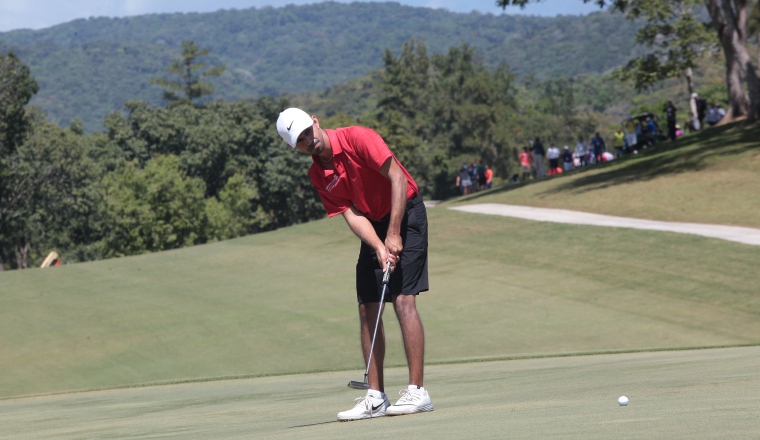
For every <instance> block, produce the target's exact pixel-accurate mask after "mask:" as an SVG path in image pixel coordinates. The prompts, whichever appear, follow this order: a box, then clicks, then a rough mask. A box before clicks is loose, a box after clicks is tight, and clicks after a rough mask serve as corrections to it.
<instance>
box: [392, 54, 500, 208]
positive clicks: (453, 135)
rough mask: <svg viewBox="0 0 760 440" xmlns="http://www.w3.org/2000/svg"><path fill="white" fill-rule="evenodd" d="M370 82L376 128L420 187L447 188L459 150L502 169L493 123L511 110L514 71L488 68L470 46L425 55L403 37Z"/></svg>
mask: <svg viewBox="0 0 760 440" xmlns="http://www.w3.org/2000/svg"><path fill="white" fill-rule="evenodd" d="M383 62H384V65H385V70H384V72H383V75H382V76H381V79H380V84H379V86H378V90H379V91H380V92H379V95H380V96H379V97H380V99H379V101H378V111H377V125H378V127H377V128H378V131H379V132H380V134H381V135H382V136H383V138H384V139H385V140H386V142H388V144H389V146H390V147H391V149H392V150H393V151H394V153H395V154H396V156H397V157H399V159H400V160H401V161H402V163H404V166H405V167H407V169H408V170H409V172H410V173H411V174H412V175H413V176H414V178H415V180H416V181H417V183H418V185H419V186H420V188H421V190H422V191H423V192H424V193H425V194H429V195H432V196H434V197H436V198H444V197H447V196H450V195H452V191H453V188H452V186H451V184H450V181H452V175H451V173H453V172H454V171H455V170H456V168H457V166H456V162H457V161H458V160H460V157H462V156H467V157H470V158H472V157H473V156H474V157H482V158H483V159H485V160H486V161H487V162H488V163H489V164H490V165H491V166H494V169H495V170H496V171H497V172H501V173H502V174H504V173H506V172H507V169H508V168H509V162H510V160H511V159H510V158H511V156H512V155H511V154H510V153H509V148H510V147H508V146H507V143H505V142H504V138H503V136H501V135H499V133H501V130H500V128H499V125H501V124H505V123H506V122H507V121H508V120H509V119H510V117H511V115H512V113H513V110H514V107H515V99H514V93H513V90H512V81H513V79H514V75H513V74H511V73H509V71H508V69H507V68H506V67H504V66H501V67H499V68H497V69H496V70H491V69H490V68H488V67H486V66H485V63H484V60H483V59H482V58H481V57H480V56H479V55H478V54H477V53H476V51H475V49H474V48H473V47H471V46H468V45H466V44H463V45H461V46H458V47H453V48H450V49H449V51H448V52H447V53H445V54H434V55H433V56H432V57H429V56H428V54H427V48H426V47H425V45H424V44H423V43H421V42H418V41H414V40H411V41H409V42H407V43H404V45H403V46H402V48H401V52H400V53H399V55H398V56H395V55H394V54H393V53H392V52H391V51H389V50H387V51H386V52H385V56H384V59H383Z"/></svg>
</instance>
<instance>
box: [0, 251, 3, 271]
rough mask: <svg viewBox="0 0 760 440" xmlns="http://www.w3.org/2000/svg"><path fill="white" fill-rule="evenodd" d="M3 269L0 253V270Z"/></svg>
mask: <svg viewBox="0 0 760 440" xmlns="http://www.w3.org/2000/svg"><path fill="white" fill-rule="evenodd" d="M2 271H3V256H2V255H0V272H2Z"/></svg>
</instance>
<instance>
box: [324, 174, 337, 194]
mask: <svg viewBox="0 0 760 440" xmlns="http://www.w3.org/2000/svg"><path fill="white" fill-rule="evenodd" d="M339 180H340V176H338V175H337V174H335V175H334V176H333V180H332V182H330V183H328V184H327V188H326V189H327V192H331V191H332V190H333V188H335V186H336V185H337V184H338V181H339Z"/></svg>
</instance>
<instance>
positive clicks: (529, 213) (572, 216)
mask: <svg viewBox="0 0 760 440" xmlns="http://www.w3.org/2000/svg"><path fill="white" fill-rule="evenodd" d="M449 209H454V210H457V211H464V212H472V213H478V214H490V215H500V216H504V217H517V218H522V219H527V220H536V221H540V222H554V223H571V224H576V225H593V226H606V227H611V228H632V229H647V230H651V231H666V232H677V233H680V234H694V235H701V236H703V237H712V238H719V239H721V240H728V241H735V242H738V243H744V244H750V245H754V246H760V229H755V228H745V227H740V226H723V225H709V224H702V223H679V222H664V221H657V220H642V219H637V218H629V217H615V216H612V215H601V214H590V213H587V212H580V211H570V210H567V209H550V208H534V207H531V206H517V205H502V204H498V203H484V204H476V205H465V206H455V207H453V208H449Z"/></svg>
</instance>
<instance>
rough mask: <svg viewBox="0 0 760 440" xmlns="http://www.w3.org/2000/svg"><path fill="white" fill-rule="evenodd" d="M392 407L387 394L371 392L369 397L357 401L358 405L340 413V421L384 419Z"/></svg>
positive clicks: (368, 393) (368, 394) (368, 392)
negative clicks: (386, 412) (387, 410)
mask: <svg viewBox="0 0 760 440" xmlns="http://www.w3.org/2000/svg"><path fill="white" fill-rule="evenodd" d="M389 406H391V402H389V401H388V397H387V396H386V395H385V393H380V392H379V391H374V390H370V391H367V395H365V396H364V397H359V398H358V399H356V405H354V407H353V408H351V409H349V410H348V411H343V412H339V413H338V420H339V421H341V422H348V421H350V420H362V419H371V418H374V417H384V416H385V410H386V409H388V407H389Z"/></svg>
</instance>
